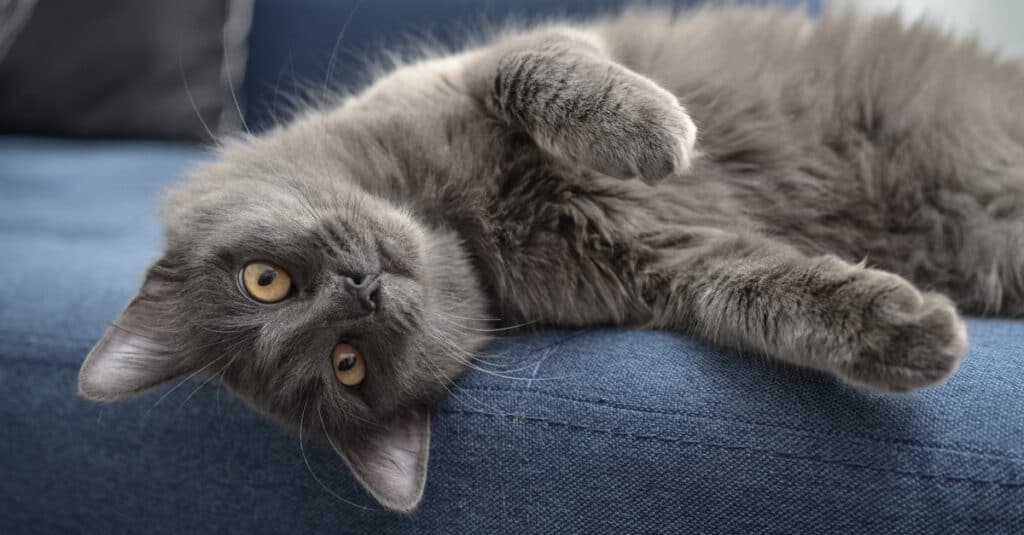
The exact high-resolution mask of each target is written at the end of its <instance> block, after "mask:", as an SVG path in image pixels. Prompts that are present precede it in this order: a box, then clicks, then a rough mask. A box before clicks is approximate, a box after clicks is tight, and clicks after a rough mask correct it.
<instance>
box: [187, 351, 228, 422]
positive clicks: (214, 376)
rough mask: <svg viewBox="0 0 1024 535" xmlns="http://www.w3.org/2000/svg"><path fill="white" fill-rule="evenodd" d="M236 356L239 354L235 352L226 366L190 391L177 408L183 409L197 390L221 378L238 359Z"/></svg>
mask: <svg viewBox="0 0 1024 535" xmlns="http://www.w3.org/2000/svg"><path fill="white" fill-rule="evenodd" d="M238 355H239V353H237V352H236V353H235V356H233V357H231V359H230V360H228V362H227V364H225V365H224V366H221V368H220V369H219V370H217V372H216V373H213V374H210V376H209V377H207V378H206V380H205V381H203V382H201V383H199V386H197V387H195V388H194V389H192V392H190V393H189V395H188V396H185V400H184V401H182V402H181V404H180V405H178V408H181V407H184V406H185V404H186V403H188V400H190V399H192V396H194V395H196V392H199V390H200V389H201V388H203V387H204V386H206V385H207V384H208V383H209V382H210V381H212V380H213V379H214V378H216V377H219V376H221V375H222V374H223V373H224V372H225V371H227V369H228V368H230V367H231V365H232V364H234V363H235V359H237V358H238Z"/></svg>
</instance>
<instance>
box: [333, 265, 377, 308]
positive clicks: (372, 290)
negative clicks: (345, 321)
mask: <svg viewBox="0 0 1024 535" xmlns="http://www.w3.org/2000/svg"><path fill="white" fill-rule="evenodd" d="M342 281H344V284H345V289H347V290H348V291H349V293H351V294H352V295H353V296H354V297H355V298H356V299H357V300H358V301H359V304H360V305H362V306H363V309H364V310H366V312H373V311H374V310H376V309H377V291H378V290H379V289H380V275H379V274H377V273H371V274H368V275H363V276H362V277H360V278H358V279H353V278H352V277H343V278H342Z"/></svg>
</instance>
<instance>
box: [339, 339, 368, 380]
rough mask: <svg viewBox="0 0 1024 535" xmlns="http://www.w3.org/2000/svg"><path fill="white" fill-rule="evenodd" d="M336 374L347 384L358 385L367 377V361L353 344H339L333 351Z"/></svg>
mask: <svg viewBox="0 0 1024 535" xmlns="http://www.w3.org/2000/svg"><path fill="white" fill-rule="evenodd" d="M331 362H332V363H333V364H334V376H335V377H337V378H338V382H340V383H341V384H343V385H345V386H356V385H358V384H360V383H362V382H363V379H366V363H365V362H363V356H362V355H360V354H359V350H358V349H356V348H355V346H353V345H352V344H338V345H336V346H334V351H332V352H331Z"/></svg>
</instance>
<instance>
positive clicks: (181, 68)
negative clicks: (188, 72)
mask: <svg viewBox="0 0 1024 535" xmlns="http://www.w3.org/2000/svg"><path fill="white" fill-rule="evenodd" d="M178 74H179V76H181V82H182V85H184V86H185V95H186V96H187V97H188V103H189V105H191V106H192V111H193V112H195V114H196V118H197V119H199V124H201V125H202V126H203V130H206V135H208V136H210V143H212V144H213V145H214V146H217V145H219V144H220V141H219V139H218V138H217V136H215V135H214V134H213V130H210V125H208V124H206V119H203V114H202V113H199V106H198V105H196V99H195V97H194V96H192V89H191V88H189V86H188V77H186V76H185V66H184V64H183V63H182V59H181V52H180V51H179V52H178Z"/></svg>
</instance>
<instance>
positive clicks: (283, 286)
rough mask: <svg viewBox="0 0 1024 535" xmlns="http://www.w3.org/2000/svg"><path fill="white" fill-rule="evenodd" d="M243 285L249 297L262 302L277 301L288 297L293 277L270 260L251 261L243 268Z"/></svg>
mask: <svg viewBox="0 0 1024 535" xmlns="http://www.w3.org/2000/svg"><path fill="white" fill-rule="evenodd" d="M242 286H243V287H244V288H245V292H246V293H248V294H249V297H252V298H253V299H255V300H257V301H259V302H261V303H276V302H278V301H281V300H282V299H284V298H285V297H288V294H289V293H290V292H291V289H292V278H291V276H290V275H288V272H287V271H285V270H283V269H281V267H280V266H277V265H274V264H271V263H270V262H262V261H258V262H250V263H249V264H247V265H246V266H245V267H244V268H242Z"/></svg>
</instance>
